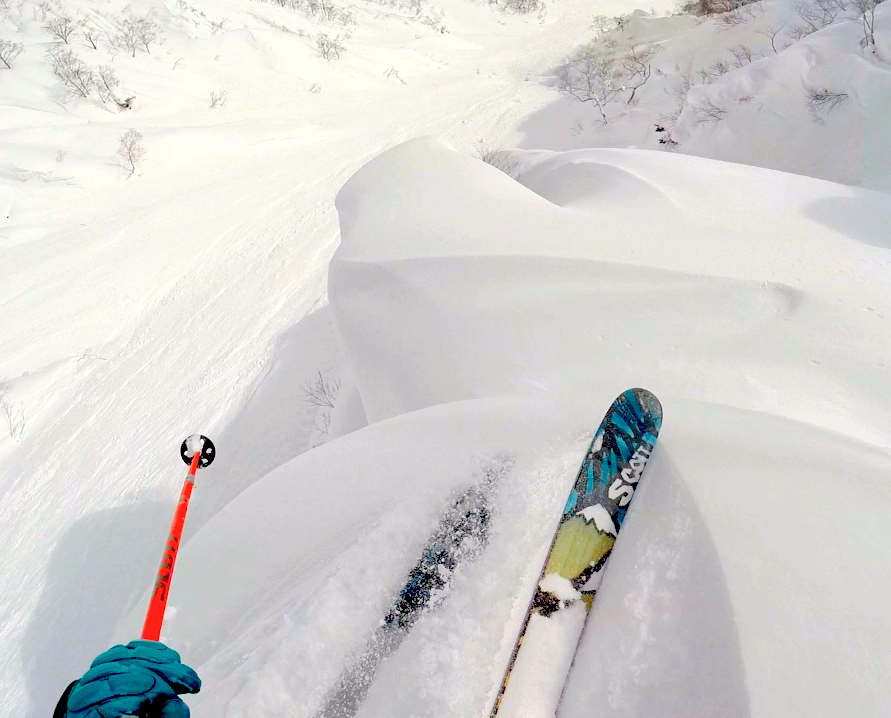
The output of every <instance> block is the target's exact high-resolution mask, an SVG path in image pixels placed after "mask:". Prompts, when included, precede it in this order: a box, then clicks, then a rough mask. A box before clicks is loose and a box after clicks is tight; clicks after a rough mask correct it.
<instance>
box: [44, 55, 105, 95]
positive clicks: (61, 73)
mask: <svg viewBox="0 0 891 718" xmlns="http://www.w3.org/2000/svg"><path fill="white" fill-rule="evenodd" d="M46 54H47V55H48V56H49V58H50V61H51V62H52V67H53V74H55V76H56V77H58V78H59V79H60V80H61V81H62V84H63V85H64V86H65V87H67V88H68V89H69V90H70V91H72V92H74V93H75V94H78V95H80V96H81V97H87V98H88V97H89V96H90V93H91V92H92V91H93V88H94V87H95V86H96V77H95V74H94V73H93V71H92V70H91V69H90V67H89V66H88V65H87V64H86V63H85V62H84V61H83V60H81V59H80V58H79V57H78V56H77V55H75V54H74V52H73V51H72V50H68V49H66V48H63V47H61V46H60V45H56V46H54V47H51V48H49V49H48V50H47V51H46Z"/></svg>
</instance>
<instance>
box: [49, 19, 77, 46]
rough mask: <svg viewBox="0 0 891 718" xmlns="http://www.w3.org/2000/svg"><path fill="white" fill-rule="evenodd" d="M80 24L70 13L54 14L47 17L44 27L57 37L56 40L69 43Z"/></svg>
mask: <svg viewBox="0 0 891 718" xmlns="http://www.w3.org/2000/svg"><path fill="white" fill-rule="evenodd" d="M79 25H80V23H78V21H77V20H75V19H74V18H72V17H71V16H69V15H54V16H52V17H49V18H48V19H47V21H46V24H44V26H43V29H44V30H46V31H47V32H48V33H49V34H50V35H52V36H53V37H54V38H56V40H58V41H59V42H64V43H65V44H66V45H67V44H68V40H69V39H71V36H72V35H73V34H74V33H75V32H76V31H77V29H78V27H79Z"/></svg>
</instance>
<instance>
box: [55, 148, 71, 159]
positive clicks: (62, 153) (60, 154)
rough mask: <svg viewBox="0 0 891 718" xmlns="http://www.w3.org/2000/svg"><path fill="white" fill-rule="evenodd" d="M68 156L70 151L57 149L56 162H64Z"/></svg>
mask: <svg viewBox="0 0 891 718" xmlns="http://www.w3.org/2000/svg"><path fill="white" fill-rule="evenodd" d="M67 156H68V153H67V152H66V151H65V150H63V149H61V148H60V149H58V150H56V162H64V161H65V158H66V157H67Z"/></svg>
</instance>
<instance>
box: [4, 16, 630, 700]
mask: <svg viewBox="0 0 891 718" xmlns="http://www.w3.org/2000/svg"><path fill="white" fill-rule="evenodd" d="M11 5H12V7H11V9H10V10H9V12H6V11H5V9H4V11H3V13H2V14H0V22H2V27H0V37H3V38H4V39H9V40H15V41H21V42H22V43H23V44H24V45H25V48H24V52H23V53H22V55H21V56H20V57H19V58H18V59H17V60H16V61H15V62H14V64H13V68H12V69H11V70H6V69H4V70H2V80H3V82H2V83H0V127H2V128H3V129H2V130H0V147H2V151H0V168H2V172H0V175H2V176H0V208H2V212H3V213H2V215H0V216H2V218H3V220H4V222H3V226H2V231H0V251H2V262H0V265H2V270H0V336H2V338H3V351H2V352H0V393H2V395H3V397H2V410H3V411H2V413H0V422H3V423H2V424H0V426H2V431H0V522H2V525H3V527H4V529H3V531H2V532H0V547H2V553H3V555H4V556H5V557H6V560H5V562H4V566H3V569H0V585H2V590H3V593H4V595H5V596H7V599H6V600H5V601H4V602H2V604H0V622H2V624H3V626H4V631H3V632H2V636H0V686H2V688H3V690H2V691H0V713H3V714H6V713H9V714H16V713H23V712H24V713H26V714H30V715H35V716H37V715H39V716H43V715H45V714H46V712H47V710H48V708H49V707H50V706H51V703H52V701H53V700H54V699H55V697H56V696H57V695H58V693H60V692H61V689H62V688H63V687H64V685H65V684H66V683H67V681H68V680H70V678H71V676H72V675H73V674H77V673H80V672H81V671H82V668H83V666H84V665H86V662H87V661H89V660H90V658H91V656H93V655H95V653H96V652H97V651H99V650H101V649H102V648H104V647H105V646H107V644H108V641H109V640H111V632H112V630H113V626H114V624H115V623H116V622H117V620H118V619H119V617H120V615H121V614H122V613H125V612H127V611H129V610H130V608H131V607H132V605H133V604H134V603H135V602H136V601H137V600H138V598H139V595H140V594H141V592H142V590H143V589H144V587H145V584H146V581H147V580H148V579H149V578H150V577H151V575H152V572H153V570H154V566H155V564H156V562H157V560H158V551H159V550H160V546H159V541H160V538H161V537H162V536H163V535H164V532H165V530H166V528H167V525H168V522H169V513H170V510H171V508H172V502H173V501H175V496H176V491H177V489H176V488H175V487H176V486H177V484H178V481H179V478H180V471H181V469H178V468H177V467H176V466H171V464H170V459H171V458H173V457H175V450H176V447H177V446H178V444H179V442H180V441H181V436H180V435H186V434H189V433H192V432H194V431H195V430H196V429H199V428H200V429H201V430H202V431H204V432H206V433H210V434H212V435H214V438H216V439H217V440H218V441H220V440H222V442H224V443H226V445H227V450H226V451H227V454H228V458H227V462H225V463H224V462H220V463H221V469H222V470H221V471H219V472H217V481H216V482H215V485H214V486H213V488H208V489H207V491H206V492H205V502H204V503H200V502H197V503H196V506H195V507H194V513H193V515H192V517H191V520H190V524H189V526H190V528H189V529H188V530H193V529H195V528H197V527H198V526H200V524H201V523H202V522H203V521H205V520H206V519H207V518H208V517H209V516H210V515H212V514H213V513H215V512H216V511H217V510H218V509H219V508H220V507H221V506H222V505H224V504H225V503H226V502H227V501H228V500H229V499H230V498H231V497H232V496H234V495H235V494H237V493H238V492H239V491H240V490H241V488H243V487H244V486H246V485H248V484H250V483H251V482H252V481H254V480H256V479H257V478H259V477H260V476H262V475H264V474H265V473H267V472H268V471H269V470H271V469H272V468H274V467H275V466H277V465H278V464H280V463H281V462H283V461H285V460H287V459H289V458H291V457H293V456H295V455H296V454H298V453H300V452H302V451H304V450H306V449H307V448H308V447H309V446H310V445H311V444H312V443H313V442H314V441H315V440H316V438H314V436H313V420H314V418H315V412H314V411H313V410H312V407H309V406H308V405H307V404H306V402H305V401H304V400H303V397H302V385H303V384H304V382H305V381H307V380H309V379H311V378H312V377H313V376H315V374H316V372H317V371H319V370H321V371H324V372H329V371H332V370H334V369H336V368H337V364H338V358H337V356H336V353H335V352H334V351H333V349H331V348H333V335H332V334H331V330H330V322H328V321H326V320H324V318H322V320H321V321H318V319H319V318H316V319H314V320H312V321H310V322H308V323H306V324H304V323H300V324H298V322H300V320H301V319H302V318H303V317H305V316H306V315H307V314H308V313H309V312H310V311H311V310H312V309H314V308H317V307H319V306H320V305H321V304H322V303H324V297H325V287H326V281H327V277H326V269H327V263H328V260H329V258H330V256H331V254H332V252H333V251H334V248H335V246H336V244H337V240H338V235H337V222H336V215H335V210H334V206H333V198H334V195H335V194H336V192H337V190H338V189H339V187H340V186H341V185H342V184H343V183H344V182H345V181H346V179H347V178H348V177H349V176H350V174H351V173H352V172H353V171H355V169H357V168H358V167H359V166H361V164H362V163H363V162H365V161H366V160H367V159H368V158H369V157H371V156H373V155H375V154H378V153H379V152H380V151H382V150H383V149H385V148H387V147H389V146H391V145H392V144H394V143H397V142H399V141H400V140H403V139H406V138H408V137H411V136H415V135H418V134H424V133H429V132H435V133H441V134H444V135H446V136H451V137H453V138H454V139H455V140H456V141H459V142H461V143H463V144H464V145H465V146H466V147H467V148H468V150H469V149H470V148H471V147H472V145H473V143H474V142H475V141H477V140H479V139H482V138H497V137H498V135H499V134H500V133H502V132H504V131H506V129H507V128H509V127H512V126H515V125H516V124H517V123H518V122H519V121H520V119H521V118H522V117H524V116H525V115H526V114H527V113H528V112H529V111H530V110H531V109H533V108H535V107H539V106H541V105H542V104H544V103H545V102H546V101H547V98H548V96H549V91H548V90H547V89H546V88H542V87H540V86H536V85H532V84H526V83H521V82H519V81H518V80H515V79H514V77H513V73H512V66H513V65H514V64H515V63H516V62H517V60H518V58H523V61H524V62H526V63H528V64H530V65H531V66H534V67H541V68H542V69H544V68H546V67H548V66H550V65H551V64H553V63H554V62H555V61H557V59H558V58H559V56H560V55H561V54H562V53H563V52H564V50H563V49H562V48H563V47H564V46H566V47H571V46H573V45H574V44H577V43H578V42H580V41H581V40H582V39H583V38H584V37H585V36H586V34H587V29H586V27H585V24H584V23H579V22H578V21H577V18H578V17H579V15H580V14H585V15H586V14H587V8H586V7H585V5H586V4H585V3H583V2H567V3H565V4H564V5H563V7H562V11H561V12H560V13H555V14H553V15H549V16H547V17H545V18H544V21H543V23H540V22H539V20H538V18H537V17H516V16H509V15H504V14H503V13H499V12H496V11H494V10H491V9H488V8H484V7H478V6H474V5H471V4H467V3H464V2H452V3H448V4H447V9H448V12H449V13H450V14H448V17H447V19H448V18H451V19H450V22H451V23H452V24H451V25H450V28H449V32H447V33H445V34H442V33H439V32H436V31H435V30H433V29H431V28H429V27H425V26H423V25H418V23H415V22H409V21H408V20H407V19H406V18H405V17H402V15H404V14H405V13H404V12H403V11H402V10H399V9H398V8H397V9H393V11H392V12H390V11H389V10H388V9H383V8H379V7H378V6H377V5H371V4H369V5H362V6H361V8H360V10H359V11H357V12H358V15H360V20H361V22H360V24H359V25H358V26H356V27H355V28H353V31H354V37H353V39H352V40H350V41H345V45H346V47H347V51H346V52H345V53H344V56H343V58H342V59H341V60H340V61H339V62H337V63H326V62H325V61H323V60H322V59H321V58H319V57H318V56H317V53H316V52H315V50H314V49H313V47H312V44H311V42H310V40H309V39H308V38H307V37H305V36H300V35H299V34H298V32H297V31H298V30H302V31H303V32H304V33H307V34H310V35H311V34H313V33H316V32H318V31H319V30H321V29H326V28H327V26H326V25H324V24H323V23H320V22H319V21H318V20H317V19H316V20H314V19H311V18H309V19H307V18H304V17H301V16H299V15H298V14H295V13H294V12H292V11H290V10H285V9H282V8H279V7H276V6H274V5H271V4H265V3H259V2H254V1H253V0H233V1H232V2H224V3H202V2H198V0H196V2H195V3H191V4H187V5H186V6H180V5H179V4H177V3H174V2H169V3H162V2H152V3H133V4H132V5H130V6H129V7H130V9H131V10H132V11H133V12H134V13H137V14H139V15H142V14H143V13H147V12H148V11H149V10H150V9H151V8H152V7H154V8H156V15H155V17H156V19H157V22H158V23H159V25H160V26H161V27H162V28H163V33H164V36H165V43H164V44H158V45H153V46H152V47H151V52H150V53H145V52H142V51H140V52H138V53H137V55H136V57H135V58H134V57H130V56H129V55H128V54H127V53H118V54H117V56H116V57H114V58H112V56H111V54H110V53H109V52H108V51H107V47H106V46H105V45H104V44H103V43H100V49H99V50H95V51H94V50H92V48H90V47H89V46H88V44H87V43H86V42H85V40H84V39H83V37H82V36H78V37H76V38H74V39H72V47H73V49H74V51H75V52H76V53H77V54H78V56H79V57H81V58H82V59H83V60H84V62H87V63H89V64H90V65H91V66H92V67H94V68H95V67H98V65H99V64H102V63H107V62H111V63H112V64H113V66H114V67H115V69H116V72H117V74H118V77H119V79H120V81H121V83H122V84H121V94H122V95H129V94H130V93H131V92H132V93H134V94H135V95H136V97H137V100H136V101H135V102H134V103H133V108H132V109H131V110H129V111H127V112H122V113H118V112H117V111H116V110H115V111H112V110H111V109H110V107H109V106H108V105H105V106H101V105H100V104H99V103H98V102H97V101H95V98H94V99H93V100H91V101H87V100H83V99H71V98H66V97H63V93H62V91H61V90H60V88H59V87H58V83H57V81H56V79H55V78H54V77H53V76H52V73H51V71H50V67H49V63H48V60H47V59H46V58H45V49H46V47H47V46H49V45H50V44H51V38H50V37H49V35H48V34H47V33H45V32H44V31H43V30H42V29H41V25H42V23H43V21H42V20H41V18H40V14H39V13H40V11H39V8H37V7H32V6H31V5H29V4H26V5H24V6H23V8H24V10H21V8H19V7H18V6H17V5H15V4H11ZM94 5H95V4H94V3H88V2H76V1H75V0H71V2H70V3H68V2H66V3H64V4H63V5H62V6H61V9H63V10H66V9H67V10H68V11H70V12H71V13H72V14H75V15H77V14H78V13H89V14H90V15H91V16H95V15H96V14H97V13H100V12H101V16H98V17H95V20H96V21H97V22H107V23H109V28H110V29H113V28H112V26H111V23H112V22H118V21H119V20H120V19H121V17H122V16H123V14H124V12H125V7H127V4H126V3H124V2H112V3H109V4H108V5H107V6H105V5H103V8H101V9H100V8H96V7H95V6H94ZM615 7H616V11H617V12H618V11H622V10H630V9H631V8H630V7H626V6H624V5H623V4H622V3H621V2H619V3H617V4H616V6H615ZM20 10H21V12H20ZM202 12H203V13H204V14H205V15H206V17H202V16H201V14H200V13H202ZM380 16H383V17H380ZM222 17H228V18H229V21H230V24H229V25H228V26H227V28H226V31H225V32H216V33H215V32H214V31H213V29H212V27H211V21H214V22H216V21H219V20H220V19H221V18H222ZM270 22H272V23H276V24H278V25H282V24H284V25H286V26H287V27H289V28H291V29H292V30H293V32H292V33H287V32H284V31H282V30H281V29H280V28H279V29H276V28H275V27H272V26H270V24H269V23H270ZM564 43H565V45H564ZM180 58H182V61H181V62H179V60H180ZM391 67H393V68H395V69H397V70H398V71H399V73H400V75H401V76H402V77H403V79H404V80H405V81H406V84H404V85H403V84H402V83H400V82H399V81H398V80H396V79H395V78H393V77H390V78H387V77H385V76H384V73H385V71H386V70H388V69H389V68H391ZM478 70H479V74H478ZM314 83H318V84H320V85H321V88H322V90H321V92H320V93H313V92H310V89H311V87H312V85H313V84H314ZM222 89H228V91H229V100H228V104H227V106H226V107H223V108H219V107H218V108H213V109H211V108H210V107H209V106H208V105H209V102H208V93H209V92H210V91H211V90H222ZM128 128H135V129H137V130H139V131H140V132H141V133H142V134H143V135H144V140H143V143H144V145H145V148H146V151H147V154H146V157H145V160H144V162H143V163H142V165H141V167H140V169H139V170H138V171H137V173H136V174H135V175H134V176H133V177H132V178H131V179H129V180H128V179H127V171H126V170H125V169H124V168H123V167H122V166H121V160H120V158H119V157H117V156H116V154H115V153H116V150H117V147H118V139H119V138H120V136H121V135H122V133H123V132H125V131H126V130H127V129H128ZM60 151H61V152H60ZM57 158H60V159H57ZM320 316H321V315H320ZM313 322H315V325H313ZM306 345H310V347H311V348H307V346H306ZM329 347H330V348H329ZM261 377H262V378H263V379H264V382H263V386H262V387H261V386H260V385H259V384H258V383H257V382H258V380H259V379H260V378H261ZM7 417H8V420H9V421H8V424H7V423H5V422H6V419H7ZM258 417H259V420H258ZM223 467H225V468H223ZM84 576H89V577H90V578H89V581H84ZM29 711H30V713H28V712H29Z"/></svg>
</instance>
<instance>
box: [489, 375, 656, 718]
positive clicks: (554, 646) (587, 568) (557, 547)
mask: <svg viewBox="0 0 891 718" xmlns="http://www.w3.org/2000/svg"><path fill="white" fill-rule="evenodd" d="M661 424H662V405H661V404H660V403H659V400H658V399H657V398H656V397H655V396H654V395H653V394H651V393H650V392H648V391H646V390H645V389H629V390H628V391H626V392H624V393H623V394H622V395H620V396H619V397H618V398H617V399H616V400H615V401H614V402H613V403H612V406H610V408H609V410H608V411H607V413H606V415H605V416H604V418H603V421H602V422H601V424H600V428H598V429H597V433H596V434H595V435H594V439H593V441H592V442H591V446H590V447H589V449H588V452H587V454H586V455H585V459H584V461H583V462H582V466H581V469H580V470H579V473H578V477H577V478H576V481H575V484H574V485H573V487H572V490H571V491H570V492H569V498H568V500H567V502H566V507H565V508H564V510H563V516H562V518H561V520H560V523H559V525H558V526H557V530H556V532H555V535H554V540H553V542H552V544H551V550H550V552H549V553H548V557H547V559H546V561H545V566H544V569H543V571H542V574H541V579H540V581H539V583H538V586H537V587H536V590H535V595H534V597H533V599H532V603H531V604H530V606H529V610H528V611H527V613H526V618H525V620H524V622H523V627H522V629H521V630H520V635H519V637H518V638H517V643H516V646H515V647H514V651H513V654H512V655H511V658H510V663H509V664H508V667H507V671H506V673H505V675H504V680H503V681H502V684H501V688H500V689H499V691H498V695H497V696H496V698H495V704H494V706H493V708H492V711H491V714H490V715H491V717H492V718H494V716H496V715H497V716H498V718H553V716H554V714H555V712H556V709H557V706H558V704H559V702H560V696H561V694H562V691H563V686H564V684H565V681H566V676H567V674H568V673H569V669H570V666H571V664H572V659H573V656H574V655H575V649H576V646H577V645H578V640H579V638H580V637H581V633H582V629H583V628H584V624H585V619H586V618H587V616H588V612H589V611H590V609H591V604H592V602H593V600H594V594H595V592H596V591H597V588H598V586H599V585H600V580H601V578H602V577H603V571H604V569H605V568H606V563H607V560H608V559H609V555H610V552H611V551H612V547H613V544H614V543H615V540H616V537H617V535H618V533H619V529H620V528H621V526H622V522H623V521H624V519H625V513H626V512H627V510H628V506H629V504H630V503H631V499H632V498H633V496H634V490H635V489H636V488H637V484H638V482H639V481H640V478H641V475H642V474H643V470H644V467H645V466H646V463H647V460H648V459H649V458H650V454H651V452H652V451H653V448H654V447H655V445H656V438H657V436H658V435H659V428H660V426H661Z"/></svg>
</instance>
